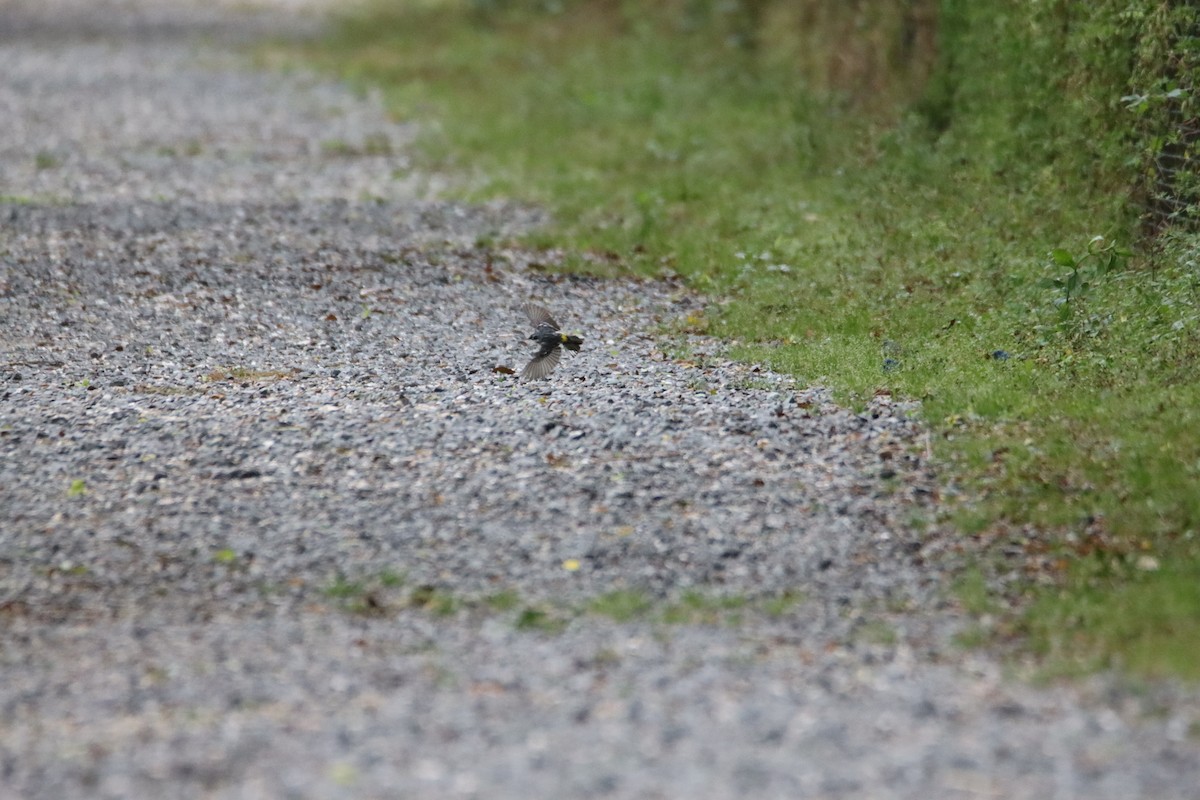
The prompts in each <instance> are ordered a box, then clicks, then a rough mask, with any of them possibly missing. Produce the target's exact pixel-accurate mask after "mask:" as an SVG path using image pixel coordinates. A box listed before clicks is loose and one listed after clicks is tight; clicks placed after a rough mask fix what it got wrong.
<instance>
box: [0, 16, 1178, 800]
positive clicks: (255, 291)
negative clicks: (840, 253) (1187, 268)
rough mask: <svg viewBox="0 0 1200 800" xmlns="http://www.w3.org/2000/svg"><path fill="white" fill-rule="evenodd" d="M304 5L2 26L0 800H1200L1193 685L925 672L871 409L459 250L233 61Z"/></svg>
mask: <svg viewBox="0 0 1200 800" xmlns="http://www.w3.org/2000/svg"><path fill="white" fill-rule="evenodd" d="M314 5H317V3H314V2H306V3H296V2H293V3H287V2H283V1H282V0H274V2H270V3H263V2H260V3H258V4H256V5H253V6H248V5H246V4H243V3H203V2H200V0H192V2H188V0H132V1H131V2H129V1H127V2H116V0H108V1H107V2H84V0H54V2H51V3H46V2H34V0H22V1H21V2H16V3H14V2H9V3H7V4H4V5H0V119H4V120H5V123H4V127H3V129H2V130H0V789H2V790H3V791H2V792H0V794H2V795H3V796H4V797H28V798H35V797H36V798H76V797H79V798H133V797H138V798H142V797H144V798H166V797H187V798H190V797H221V798H258V797H263V798H274V797H304V798H307V797H313V798H334V797H355V798H357V797H430V798H434V797H436V798H454V797H463V798H467V797H471V798H475V797H477V798H508V797H513V798H517V797H521V798H525V797H554V798H571V797H595V796H611V797H628V798H653V797H662V798H675V797H689V798H725V797H735V796H739V795H747V796H751V797H779V798H862V797H871V798H890V797H895V798H959V797H962V798H967V797H1002V798H1114V800H1115V799H1118V798H1120V799H1126V798H1135V797H1145V798H1200V746H1198V743H1197V736H1196V730H1197V724H1198V723H1200V697H1198V696H1197V694H1196V692H1195V691H1193V690H1185V689H1182V688H1179V687H1170V686H1159V687H1153V688H1150V689H1143V690H1141V691H1138V692H1133V691H1131V690H1129V689H1124V688H1121V686H1120V685H1119V684H1118V683H1116V682H1115V681H1113V680H1111V679H1104V678H1097V679H1094V680H1092V681H1090V682H1087V683H1085V684H1083V685H1081V686H1076V687H1071V688H1053V689H1037V688H1033V687H1031V686H1028V685H1025V684H1022V683H1019V682H1014V681H1011V680H1008V679H1006V678H1005V677H1004V676H1003V675H1002V674H1001V670H1000V668H999V667H998V666H997V665H996V664H995V663H993V662H991V661H989V660H987V658H986V657H984V656H982V655H978V654H968V653H963V652H962V651H960V650H959V649H957V648H956V647H955V646H954V644H953V635H954V633H955V632H956V631H957V630H958V629H959V626H960V624H961V620H960V618H959V616H958V615H957V614H956V612H955V609H954V607H953V604H952V603H951V602H950V600H949V597H950V595H949V593H948V585H949V583H950V581H951V580H952V578H950V577H949V575H950V572H949V570H950V564H951V562H952V560H953V558H954V554H953V550H954V548H953V546H952V545H953V537H951V536H948V535H946V534H941V535H934V534H933V533H931V532H929V531H932V530H933V529H932V528H929V527H927V526H926V524H925V523H926V522H928V520H930V519H932V518H933V516H934V514H935V512H936V503H937V500H938V497H939V493H940V492H941V491H942V489H941V486H940V484H939V476H938V475H937V474H936V473H935V472H934V471H933V470H932V469H931V468H930V467H929V465H927V463H926V459H925V452H926V444H925V441H924V435H923V432H922V430H921V429H920V427H919V426H918V425H917V424H916V423H915V422H914V421H912V420H911V419H910V418H909V417H908V416H907V415H906V410H905V409H903V408H899V407H896V406H894V405H893V404H891V403H889V402H888V401H887V398H880V399H879V400H878V401H877V402H875V403H874V404H873V405H872V406H871V408H869V409H868V411H867V413H864V414H855V413H852V412H850V411H847V410H844V409H840V408H837V407H836V406H834V405H833V404H832V403H830V402H829V400H828V397H827V396H826V395H825V394H824V393H823V392H822V391H821V390H819V389H812V388H807V387H802V386H796V385H794V384H793V383H792V382H791V380H790V379H788V378H785V377H782V376H778V375H773V374H771V373H769V372H766V371H763V370H759V369H757V368H755V367H753V366H748V365H743V364H735V363H731V362H729V361H728V360H726V359H724V358H722V357H721V355H720V347H719V345H718V344H717V343H714V342H712V341H708V340H705V339H703V338H700V337H696V336H691V335H688V334H686V333H683V332H681V331H683V330H685V329H686V318H687V316H688V315H689V314H693V313H695V312H696V311H697V310H698V309H699V308H700V305H699V304H700V302H701V301H700V299H699V298H697V297H695V296H693V295H691V294H689V293H688V292H687V291H685V290H684V289H683V288H682V287H680V286H676V285H672V284H670V283H648V282H602V281H596V280H592V279H585V278H574V277H567V276H558V275H554V274H553V273H552V272H549V271H547V270H546V269H545V268H544V266H543V265H542V264H541V263H539V262H538V261H537V260H536V259H535V257H534V256H533V255H531V254H528V253H523V252H518V251H508V250H503V249H487V248H484V247H482V246H479V245H478V244H477V242H480V241H497V240H501V241H502V240H503V239H504V237H505V235H506V234H507V233H511V232H514V231H519V230H523V229H527V228H528V227H529V226H531V225H535V224H537V223H538V221H539V220H540V215H539V214H538V212H536V211H535V210H531V209H526V208H520V207H516V206H511V205H504V204H498V205H496V206H492V207H468V206H462V205H456V204H452V203H446V202H442V201H439V200H437V199H436V191H437V188H438V185H439V184H438V181H437V179H436V178H435V177H431V176H423V175H418V174H414V173H413V171H412V170H411V168H410V166H409V164H408V162H407V160H406V158H405V146H406V144H407V143H408V142H409V141H410V140H411V138H412V131H411V129H410V128H409V127H407V126H405V125H403V124H397V123H395V122H392V121H389V120H388V119H387V118H386V116H385V115H384V114H383V113H382V111H381V110H380V108H379V105H378V103H377V102H375V101H373V100H371V99H369V98H368V99H363V98H359V97H356V96H355V95H353V94H352V93H350V92H348V91H347V90H346V89H345V88H344V87H340V86H337V85H333V84H329V83H327V82H323V81H320V80H315V79H311V78H307V77H304V76H296V75H290V76H281V75H265V74H259V73H255V72H252V71H250V70H248V69H247V67H246V65H245V63H244V60H243V59H241V58H240V57H239V56H238V55H237V48H238V47H239V46H240V45H242V44H244V43H246V42H248V41H251V40H252V39H253V38H254V37H256V36H261V35H265V34H271V35H278V34H280V33H281V32H291V33H294V34H295V35H306V34H308V33H311V32H312V31H315V30H317V29H318V28H319V25H320V18H319V16H318V15H316V14H315V13H314V12H313V11H312V10H311V8H312V7H313V6H314ZM541 258H546V256H544V255H543V256H541ZM530 298H533V299H536V300H538V301H540V302H543V303H545V304H546V305H548V306H549V307H550V308H551V309H552V310H553V311H554V312H555V314H556V316H557V317H558V319H559V321H561V322H562V323H563V324H564V326H565V327H566V328H567V329H569V330H575V331H579V332H581V333H582V334H583V335H584V337H585V346H584V349H583V351H582V352H581V353H579V354H571V353H569V354H566V356H564V358H563V361H562V364H561V365H560V366H559V368H558V370H557V371H556V372H555V373H554V375H553V376H552V377H551V379H549V380H547V381H541V382H536V383H523V382H518V381H517V380H515V375H513V374H511V370H516V371H518V372H519V370H520V368H521V367H522V366H523V365H524V363H525V361H526V360H527V359H528V358H529V356H530V354H531V353H532V350H533V348H532V347H531V346H530V345H531V344H532V343H531V342H528V341H526V340H525V336H527V335H528V332H529V331H528V330H527V328H528V325H527V324H526V323H525V321H524V320H523V318H522V317H521V316H520V314H519V313H518V312H517V310H516V309H517V307H518V306H519V304H520V303H521V302H523V301H524V300H527V299H530Z"/></svg>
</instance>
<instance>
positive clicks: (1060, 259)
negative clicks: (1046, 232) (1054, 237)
mask: <svg viewBox="0 0 1200 800" xmlns="http://www.w3.org/2000/svg"><path fill="white" fill-rule="evenodd" d="M1050 258H1051V259H1053V261H1054V263H1055V264H1058V265H1059V266H1060V267H1074V266H1075V265H1076V263H1077V262H1076V261H1075V256H1073V255H1071V253H1070V251H1068V250H1064V249H1063V248H1061V247H1057V248H1055V249H1053V250H1051V251H1050Z"/></svg>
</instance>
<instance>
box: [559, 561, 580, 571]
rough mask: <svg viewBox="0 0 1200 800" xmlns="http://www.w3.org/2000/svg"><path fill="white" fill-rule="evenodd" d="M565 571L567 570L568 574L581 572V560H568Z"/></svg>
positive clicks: (564, 566) (565, 563) (564, 564)
mask: <svg viewBox="0 0 1200 800" xmlns="http://www.w3.org/2000/svg"><path fill="white" fill-rule="evenodd" d="M563 569H565V570H566V571H567V572H578V571H579V559H578V558H568V559H567V560H566V561H564V562H563Z"/></svg>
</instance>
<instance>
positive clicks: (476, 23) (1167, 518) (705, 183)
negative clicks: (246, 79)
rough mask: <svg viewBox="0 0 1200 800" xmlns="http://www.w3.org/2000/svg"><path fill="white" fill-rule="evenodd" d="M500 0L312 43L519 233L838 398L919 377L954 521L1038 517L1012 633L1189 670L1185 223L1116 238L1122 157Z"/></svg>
mask: <svg viewBox="0 0 1200 800" xmlns="http://www.w3.org/2000/svg"><path fill="white" fill-rule="evenodd" d="M488 5H489V4H487V3H474V4H461V3H451V2H447V3H434V4H429V3H423V4H421V3H418V4H408V5H395V4H393V5H389V6H383V5H380V6H377V7H375V8H374V9H373V10H371V11H369V12H365V13H364V14H362V15H360V16H356V17H353V18H351V19H348V20H347V21H346V22H345V23H344V24H343V25H342V26H341V27H339V28H338V30H337V33H336V34H335V35H334V36H333V37H332V38H330V39H329V40H327V41H324V42H321V43H319V44H317V45H313V46H308V47H306V48H303V49H302V52H301V55H302V56H303V57H304V58H305V59H307V60H309V61H313V62H315V63H317V64H319V65H321V66H323V67H325V68H328V69H330V70H333V71H336V72H337V73H338V74H340V75H342V76H345V77H347V78H349V79H351V80H353V81H355V82H358V83H359V84H360V85H364V86H366V85H371V86H378V87H382V89H383V91H384V92H385V96H386V98H387V102H388V103H389V106H390V108H391V109H392V110H393V111H394V113H395V114H396V115H397V116H398V117H399V118H402V119H410V118H411V119H417V120H420V121H421V122H422V124H423V125H424V126H425V135H424V137H423V138H422V141H421V150H420V152H421V156H422V158H423V166H425V167H426V168H431V169H437V170H443V171H447V172H449V173H451V174H458V175H460V176H463V179H462V182H461V184H460V191H461V193H462V194H463V195H464V196H467V197H484V196H488V197H490V196H507V197H514V198H519V199H524V200H529V201H533V202H538V203H543V204H545V205H546V206H548V207H549V208H551V209H553V210H554V212H555V214H556V219H557V223H556V224H555V226H554V227H553V228H551V229H549V230H546V231H542V232H539V233H538V234H535V235H534V237H533V238H532V240H531V241H528V242H526V243H525V244H526V245H529V246H540V245H554V246H560V247H564V248H566V249H567V250H568V252H571V253H574V254H575V255H574V256H572V257H570V259H569V263H568V268H575V269H583V270H590V271H596V272H610V273H618V274H641V275H656V274H659V273H660V272H662V271H663V270H670V271H672V272H674V273H677V274H680V275H682V276H683V277H684V278H685V279H686V280H687V281H688V282H689V283H690V284H691V285H693V286H695V287H696V288H698V289H701V290H703V291H707V292H711V293H713V294H714V295H717V296H719V297H721V298H723V299H724V300H726V301H728V302H725V303H722V304H718V305H715V306H714V307H715V309H716V310H715V311H714V312H713V314H712V315H711V316H710V317H709V318H708V319H706V320H701V321H700V327H702V328H706V329H707V330H708V331H709V332H711V333H713V334H714V335H718V336H722V337H726V338H728V339H729V340H731V341H732V342H734V343H735V344H734V352H735V353H737V354H739V355H740V356H742V357H744V358H747V359H756V360H761V361H764V362H766V363H768V364H769V365H770V366H772V367H773V368H775V369H779V370H783V371H787V372H790V373H793V374H795V375H797V376H799V377H800V378H801V379H804V380H808V381H813V382H820V383H824V384H827V385H829V386H831V387H833V388H834V389H835V390H836V391H837V392H838V393H839V394H840V396H841V398H842V399H843V400H845V401H847V402H850V403H862V402H864V401H865V400H866V398H869V397H870V396H871V395H872V394H873V393H874V392H875V391H877V390H880V389H886V390H890V391H892V392H894V393H895V394H896V395H898V396H900V397H911V398H918V399H920V400H922V401H923V403H924V413H925V414H926V416H927V418H928V420H929V422H930V425H931V426H932V429H933V432H934V434H935V436H934V442H935V449H936V454H937V456H938V458H939V459H940V460H941V461H942V462H943V463H949V464H950V465H951V470H950V471H951V472H952V473H953V474H955V475H957V476H959V478H960V479H961V481H962V483H963V485H964V486H965V487H966V488H967V489H968V492H967V494H968V496H970V497H971V498H972V501H971V502H970V503H968V504H964V506H963V507H962V508H961V509H960V510H959V511H958V512H957V513H958V516H957V518H956V520H955V521H956V523H957V524H958V525H959V526H960V527H962V528H963V529H964V530H966V531H968V532H972V533H981V534H983V535H992V534H994V533H996V532H1003V531H1005V530H1009V529H1013V528H1016V527H1019V526H1026V525H1030V526H1036V527H1037V528H1040V529H1042V530H1044V531H1046V532H1048V533H1050V534H1051V535H1050V536H1048V537H1043V538H1042V541H1044V542H1045V541H1049V543H1050V544H1049V548H1050V550H1051V551H1052V555H1054V556H1055V557H1054V558H1050V559H1044V560H1045V561H1047V562H1048V563H1050V564H1051V565H1053V566H1052V567H1051V569H1052V570H1053V571H1054V573H1055V575H1054V577H1055V581H1054V589H1053V590H1052V591H1050V590H1044V591H1043V590H1035V589H1033V588H1030V589H1029V597H1028V598H1027V599H1028V601H1029V602H1026V603H1024V604H1023V605H1022V608H1023V609H1025V610H1024V611H1023V612H1022V613H1023V614H1024V615H1025V616H1023V617H1022V618H1021V619H1020V620H1016V621H1015V622H1014V624H1015V625H1016V627H1017V628H1019V629H1020V630H1022V631H1024V632H1025V634H1026V636H1025V640H1026V641H1027V642H1028V643H1029V645H1030V646H1031V647H1032V648H1033V649H1034V650H1036V651H1038V652H1042V653H1044V654H1045V655H1046V657H1047V658H1048V659H1050V660H1054V659H1056V658H1068V657H1067V656H1066V655H1063V654H1068V653H1069V654H1070V655H1069V660H1070V662H1071V663H1073V664H1077V663H1084V662H1086V663H1087V664H1091V665H1096V664H1102V665H1109V664H1116V665H1120V666H1122V667H1124V668H1126V669H1129V670H1133V671H1135V672H1138V673H1144V674H1163V673H1170V674H1182V675H1189V676H1193V677H1194V676H1195V668H1194V666H1191V667H1189V666H1188V664H1187V663H1184V662H1186V661H1187V660H1186V659H1180V658H1178V657H1177V655H1176V654H1178V653H1181V652H1188V651H1190V652H1200V629H1198V628H1197V625H1196V619H1197V613H1196V610H1197V603H1198V602H1200V601H1198V600H1197V596H1198V592H1200V589H1198V587H1200V581H1197V580H1196V577H1197V575H1198V570H1200V542H1198V541H1197V538H1196V531H1197V530H1198V529H1200V491H1196V483H1197V479H1198V478H1200V435H1197V433H1196V431H1198V430H1200V381H1196V380H1195V376H1194V374H1193V372H1194V369H1195V364H1196V359H1197V355H1198V354H1200V335H1198V331H1200V272H1198V271H1197V268H1196V263H1197V260H1200V256H1198V255H1197V254H1198V253H1200V243H1198V242H1197V241H1196V240H1194V239H1191V240H1189V239H1186V238H1181V239H1178V240H1175V241H1173V242H1170V243H1168V245H1167V246H1166V247H1164V248H1163V249H1162V250H1161V251H1160V252H1157V253H1155V254H1154V255H1153V256H1146V255H1138V256H1133V257H1131V258H1130V257H1127V256H1126V255H1124V254H1123V253H1122V251H1121V247H1120V245H1121V243H1123V242H1124V241H1125V240H1126V237H1127V232H1128V231H1129V230H1130V228H1131V222H1132V220H1131V219H1130V218H1129V216H1128V215H1127V214H1126V213H1124V212H1123V211H1122V208H1123V206H1124V195H1123V193H1122V192H1120V191H1116V190H1106V188H1105V187H1106V186H1108V187H1113V186H1117V187H1119V186H1121V185H1124V184H1122V181H1123V180H1124V177H1123V176H1122V175H1121V174H1120V171H1119V169H1118V170H1113V171H1112V173H1111V174H1107V173H1104V172H1103V170H1101V174H1096V170H1094V169H1093V168H1092V167H1091V166H1089V165H1090V164H1093V163H1095V159H1094V154H1093V153H1091V152H1087V151H1082V152H1081V153H1079V154H1078V158H1076V159H1075V160H1072V159H1071V158H1069V157H1066V156H1063V155H1062V153H1060V152H1059V153H1056V152H1054V150H1055V148H1053V147H1046V148H1039V149H1038V150H1037V151H1031V152H1029V153H1028V154H1026V156H1027V157H1024V158H1022V157H1020V156H1021V154H1020V153H1019V152H1018V154H1017V155H1018V157H1017V158H1013V157H1012V152H1013V150H1014V148H1013V146H1012V143H1011V142H1007V143H1006V142H999V143H998V142H996V141H992V140H988V139H987V138H986V137H988V136H989V135H992V134H989V131H992V132H999V131H1000V130H1001V129H1002V128H1003V112H1004V107H1003V102H1004V98H1003V97H1001V98H999V99H998V100H997V102H996V104H988V103H983V104H981V107H982V108H986V109H987V113H988V114H992V115H994V116H992V117H989V118H988V119H982V118H980V119H977V120H976V124H974V125H963V126H961V127H960V129H959V130H960V139H959V140H954V137H953V136H950V137H947V136H944V135H943V136H941V137H940V138H939V137H937V136H935V135H933V134H932V133H931V132H930V131H929V130H928V129H927V128H926V127H924V126H923V125H922V124H920V123H917V122H904V121H902V122H900V123H898V124H893V125H889V126H887V127H884V126H881V125H877V124H875V123H872V122H871V121H870V120H867V119H863V118H860V117H857V116H856V115H855V114H853V113H850V112H847V111H845V110H843V109H844V106H842V105H839V104H838V103H836V102H833V101H829V100H822V99H819V98H816V97H814V96H812V95H810V94H806V93H805V91H804V89H803V87H801V86H798V85H797V81H796V79H795V76H794V74H791V73H789V72H787V71H785V70H783V69H782V68H778V67H773V66H772V65H771V64H770V63H769V60H767V59H761V58H756V57H755V56H754V55H753V54H752V53H747V52H746V51H745V50H744V49H738V48H725V49H722V47H723V46H722V44H721V42H720V41H719V40H717V39H715V38H713V37H712V36H709V35H707V34H705V32H704V31H702V30H701V31H699V32H691V33H688V32H683V31H680V30H678V29H672V28H670V24H669V22H664V21H663V20H659V19H656V18H654V17H653V16H652V15H649V14H647V13H641V14H628V13H624V12H622V11H620V10H619V9H620V8H621V4H600V3H575V4H566V6H565V10H562V11H561V12H560V13H557V14H549V13H526V14H522V13H519V12H513V13H510V14H483V15H481V14H480V13H479V9H480V8H484V7H486V6H488ZM493 5H494V4H493ZM643 11H644V9H643ZM294 55H295V53H294V51H293V52H292V53H290V54H289V57H292V56H294ZM1010 61H1011V62H1012V63H1018V62H1019V61H1020V59H1017V58H1014V59H1010ZM989 82H990V78H989V81H984V82H982V83H983V84H984V85H985V86H986V85H989ZM1020 90H1021V86H1020V81H1016V82H1012V85H1011V86H1008V87H1007V89H1006V91H1010V92H1012V93H1018V94H1019V92H1020ZM1054 112H1055V110H1052V111H1050V112H1048V113H1050V114H1053V113H1054ZM979 113H982V112H979ZM1061 113H1062V114H1063V115H1064V120H1062V121H1061V123H1062V124H1057V129H1060V130H1069V129H1070V128H1071V126H1070V125H1069V124H1065V123H1069V121H1070V120H1069V118H1068V117H1067V116H1066V115H1068V114H1069V113H1071V109H1070V108H1066V107H1065V106H1064V108H1063V109H1061ZM1050 123H1055V121H1054V120H1051V121H1050ZM1048 124H1049V123H1048ZM1048 129H1049V128H1048ZM1005 135H1006V136H1007V137H1008V138H1009V139H1011V138H1012V132H1011V131H1008V130H1005ZM1067 144H1068V145H1070V142H1068V143H1067ZM1093 145H1094V146H1096V147H1099V146H1100V145H1099V144H1095V143H1093ZM358 147H359V145H357V144H355V145H353V147H350V148H347V152H350V151H353V150H354V149H355V148H358ZM1018 149H1019V148H1018ZM1059 149H1060V150H1061V149H1070V148H1069V147H1064V148H1059ZM1006 153H1008V155H1007V156H1006V155H1005V154H1006ZM1006 158H1007V160H1006ZM1118 160H1119V159H1118ZM481 175H482V176H486V177H483V178H481V177H479V176H481ZM1094 237H1104V238H1103V239H1095V238H1094ZM1147 559H1149V560H1147ZM1152 565H1158V568H1157V569H1155V568H1153V567H1152ZM1031 586H1032V585H1031ZM617 606H619V604H614V608H613V609H612V611H613V613H614V614H615V613H618V612H619V613H622V614H624V613H626V612H628V611H629V609H627V608H624V607H623V606H622V607H619V608H618V607H617ZM531 624H532V623H531ZM1168 643H1169V644H1168Z"/></svg>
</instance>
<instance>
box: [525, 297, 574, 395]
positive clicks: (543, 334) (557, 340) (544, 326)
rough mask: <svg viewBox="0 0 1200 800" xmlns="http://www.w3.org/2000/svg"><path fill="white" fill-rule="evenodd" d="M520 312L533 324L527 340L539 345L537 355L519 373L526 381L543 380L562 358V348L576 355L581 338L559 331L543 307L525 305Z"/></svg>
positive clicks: (532, 304)
mask: <svg viewBox="0 0 1200 800" xmlns="http://www.w3.org/2000/svg"><path fill="white" fill-rule="evenodd" d="M521 310H522V311H524V312H525V316H527V317H529V321H530V322H532V323H533V333H532V334H531V335H530V337H529V338H530V339H532V340H533V341H535V342H537V343H538V345H540V347H539V348H538V351H537V353H535V354H534V356H533V358H532V359H531V360H530V362H529V363H528V364H526V365H525V369H523V370H522V371H521V377H522V378H524V379H526V380H536V379H538V378H544V377H546V376H547V375H549V374H550V373H551V372H553V371H554V368H555V367H557V366H558V360H559V359H560V358H562V348H564V347H565V348H567V349H568V350H573V351H575V352H577V353H578V352H579V348H580V346H581V345H582V344H583V338H582V337H580V336H574V335H572V334H568V333H563V332H562V331H561V330H559V327H558V323H557V322H555V321H554V317H552V316H550V312H549V311H547V310H546V308H545V307H544V306H539V305H538V304H537V303H526V304H525V305H523V306H521Z"/></svg>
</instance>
